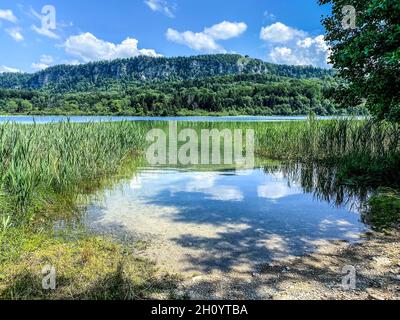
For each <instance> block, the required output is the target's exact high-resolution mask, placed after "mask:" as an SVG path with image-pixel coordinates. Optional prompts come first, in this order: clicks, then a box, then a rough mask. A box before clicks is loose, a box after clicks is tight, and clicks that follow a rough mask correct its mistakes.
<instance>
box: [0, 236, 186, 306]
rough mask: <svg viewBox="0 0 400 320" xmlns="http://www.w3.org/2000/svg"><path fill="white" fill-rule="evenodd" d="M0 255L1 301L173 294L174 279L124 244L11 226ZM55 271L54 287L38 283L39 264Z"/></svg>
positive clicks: (175, 279) (101, 298)
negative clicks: (46, 286)
mask: <svg viewBox="0 0 400 320" xmlns="http://www.w3.org/2000/svg"><path fill="white" fill-rule="evenodd" d="M9 248H12V251H11V252H7V251H5V250H3V251H2V252H3V253H4V252H7V253H6V254H2V256H1V257H0V299H17V300H19V299H23V300H25V299H63V300H64V299H68V300H69V299H90V300H125V299H148V298H154V297H163V298H171V297H174V290H175V289H176V286H177V282H178V280H179V279H178V278H177V277H175V276H169V275H164V276H161V275H159V274H158V271H157V269H156V266H155V265H154V264H153V263H150V262H149V261H147V260H144V259H138V258H135V257H134V256H133V255H132V254H131V253H130V252H129V250H127V248H125V247H123V246H122V245H119V244H115V243H112V242H109V241H107V240H105V239H102V238H98V237H82V238H78V239H69V240H66V239H65V238H62V237H55V236H54V235H51V234H47V233H40V234H38V233H36V234H33V233H30V232H29V231H26V230H21V229H12V230H9V232H8V234H7V236H6V238H5V239H3V242H2V249H6V250H7V249H9ZM46 265H50V266H52V267H54V268H55V271H56V288H55V290H51V289H50V290H45V289H43V287H42V281H43V276H44V275H43V274H42V271H43V268H44V267H45V266H46Z"/></svg>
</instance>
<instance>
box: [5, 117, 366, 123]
mask: <svg viewBox="0 0 400 320" xmlns="http://www.w3.org/2000/svg"><path fill="white" fill-rule="evenodd" d="M307 118H308V117H307V116H227V117H212V116H204V117H203V116H198V117H124V116H68V117H67V116H0V123H4V122H18V123H34V122H36V123H51V122H61V121H71V122H110V121H112V122H115V121H194V122H203V121H204V122H276V121H296V120H306V119H307ZM333 118H335V117H331V116H321V117H318V119H321V120H329V119H333ZM355 118H356V119H363V118H364V117H355Z"/></svg>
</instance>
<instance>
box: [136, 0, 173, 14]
mask: <svg viewBox="0 0 400 320" xmlns="http://www.w3.org/2000/svg"><path fill="white" fill-rule="evenodd" d="M144 3H145V4H146V5H147V6H148V7H149V8H150V9H151V10H153V11H158V12H161V13H163V14H165V15H166V16H167V17H170V18H175V14H174V11H175V6H171V5H169V4H168V2H167V1H165V0H145V1H144Z"/></svg>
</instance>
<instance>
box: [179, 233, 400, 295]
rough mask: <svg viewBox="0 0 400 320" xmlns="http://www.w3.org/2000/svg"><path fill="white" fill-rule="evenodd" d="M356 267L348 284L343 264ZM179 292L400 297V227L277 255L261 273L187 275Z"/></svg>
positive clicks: (183, 293) (195, 293) (186, 293)
mask: <svg viewBox="0 0 400 320" xmlns="http://www.w3.org/2000/svg"><path fill="white" fill-rule="evenodd" d="M346 266H353V267H354V268H355V270H356V288H355V289H354V290H351V289H350V290H345V289H344V288H343V287H342V278H343V277H344V276H345V275H346V273H343V272H342V271H343V268H344V267H346ZM178 296H186V297H189V298H190V299H199V300H208V299H212V300H215V299H228V300H236V299H238V300H243V299H251V300H253V299H254V300H256V299H257V300H260V299H261V300H321V299H322V300H348V299H354V300H400V232H399V231H393V232H390V233H376V232H371V233H367V234H365V239H364V241H363V242H360V243H354V244H350V243H347V242H344V241H327V242H326V243H324V244H322V245H320V246H318V249H317V250H316V251H315V252H313V253H310V254H307V255H305V256H302V257H295V258H291V259H287V260H275V261H274V262H272V263H268V264H265V265H264V266H263V267H262V270H261V271H260V272H259V273H253V274H240V273H236V274H234V275H232V277H228V278H227V277H226V275H224V274H220V275H218V274H214V275H197V276H194V277H192V278H186V279H185V281H183V283H182V284H181V286H180V289H179V293H178Z"/></svg>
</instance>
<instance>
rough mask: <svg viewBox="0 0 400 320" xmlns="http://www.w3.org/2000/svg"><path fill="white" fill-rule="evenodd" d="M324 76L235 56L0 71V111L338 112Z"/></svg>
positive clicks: (329, 81) (326, 72)
mask: <svg viewBox="0 0 400 320" xmlns="http://www.w3.org/2000/svg"><path fill="white" fill-rule="evenodd" d="M331 75H332V71H330V70H324V69H318V68H313V67H296V66H284V65H274V64H269V63H265V62H263V61H261V60H256V59H251V58H247V57H242V56H239V55H206V56H197V57H186V58H185V57H181V58H149V57H137V58H133V59H123V60H115V61H108V62H95V63H89V64H86V65H79V66H65V65H62V66H55V67H52V68H49V69H47V70H44V71H41V72H38V73H35V74H32V75H26V74H14V75H12V74H5V75H2V76H0V88H3V89H0V113H3V114H4V113H7V114H18V113H19V114H21V113H23V114H119V115H158V116H167V115H193V114H210V113H212V114H227V115H237V114H252V115H272V114H275V115H301V114H307V113H310V112H313V113H316V114H319V115H327V114H342V113H345V112H346V111H343V109H342V110H339V109H338V108H337V105H335V104H334V103H332V101H331V100H330V99H329V95H330V94H331V91H332V90H333V88H334V86H335V85H336V84H335V82H334V81H333V80H332V77H331ZM13 77H14V78H13ZM360 112H362V110H359V109H354V110H350V113H360Z"/></svg>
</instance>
